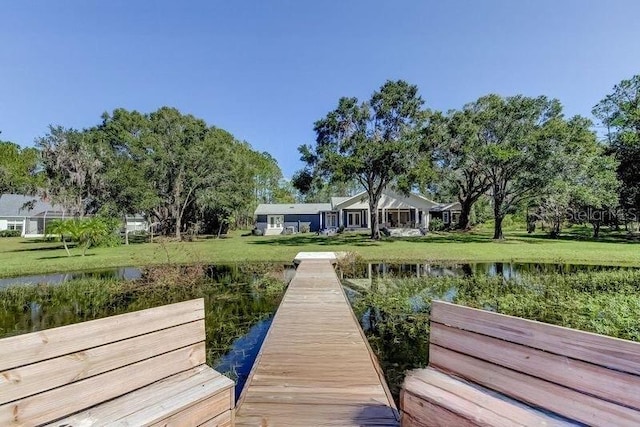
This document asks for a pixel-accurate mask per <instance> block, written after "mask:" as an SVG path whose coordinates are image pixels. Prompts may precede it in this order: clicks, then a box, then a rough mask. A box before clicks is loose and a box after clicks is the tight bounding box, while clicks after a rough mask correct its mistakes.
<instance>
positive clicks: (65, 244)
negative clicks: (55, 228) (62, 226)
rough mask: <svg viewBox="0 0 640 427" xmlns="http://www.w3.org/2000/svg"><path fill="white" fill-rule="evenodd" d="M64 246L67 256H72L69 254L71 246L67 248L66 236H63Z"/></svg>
mask: <svg viewBox="0 0 640 427" xmlns="http://www.w3.org/2000/svg"><path fill="white" fill-rule="evenodd" d="M61 237H62V244H63V245H64V250H65V251H67V256H71V252H69V246H67V241H66V240H65V238H64V234H62V235H61Z"/></svg>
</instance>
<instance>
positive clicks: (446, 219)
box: [442, 211, 450, 224]
mask: <svg viewBox="0 0 640 427" xmlns="http://www.w3.org/2000/svg"><path fill="white" fill-rule="evenodd" d="M442 222H444V223H445V224H449V222H450V221H449V211H444V212H442Z"/></svg>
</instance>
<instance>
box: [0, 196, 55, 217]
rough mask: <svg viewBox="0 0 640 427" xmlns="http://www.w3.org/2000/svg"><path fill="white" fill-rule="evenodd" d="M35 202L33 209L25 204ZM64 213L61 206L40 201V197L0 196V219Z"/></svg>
mask: <svg viewBox="0 0 640 427" xmlns="http://www.w3.org/2000/svg"><path fill="white" fill-rule="evenodd" d="M30 202H33V209H28V207H26V206H25V204H27V203H30ZM63 212H64V209H62V207H61V206H57V205H53V204H51V203H49V202H45V201H42V200H40V198H39V197H35V196H25V195H22V194H3V195H2V196H0V217H34V216H44V214H45V213H55V214H56V215H60V214H62V213H63Z"/></svg>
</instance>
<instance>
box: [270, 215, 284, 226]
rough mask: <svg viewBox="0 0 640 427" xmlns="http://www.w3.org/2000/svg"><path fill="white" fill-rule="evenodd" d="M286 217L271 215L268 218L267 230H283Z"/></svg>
mask: <svg viewBox="0 0 640 427" xmlns="http://www.w3.org/2000/svg"><path fill="white" fill-rule="evenodd" d="M283 224H284V215H269V216H268V217H267V228H283Z"/></svg>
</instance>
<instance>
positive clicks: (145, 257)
mask: <svg viewBox="0 0 640 427" xmlns="http://www.w3.org/2000/svg"><path fill="white" fill-rule="evenodd" d="M506 235H507V238H506V240H504V241H501V242H496V241H493V240H492V239H491V233H490V231H488V230H486V229H485V230H479V231H475V232H470V233H459V232H451V233H433V234H430V235H429V236H426V237H414V238H386V239H383V240H381V241H371V240H369V239H368V237H367V235H365V234H356V233H344V234H342V235H336V236H329V237H327V236H316V235H315V234H312V233H307V234H298V235H292V236H242V232H234V233H232V234H231V235H230V236H229V237H228V238H225V239H213V238H202V239H198V240H196V241H194V242H170V241H168V242H164V243H140V244H132V245H129V246H118V247H114V248H91V249H89V251H88V252H87V256H85V257H82V256H80V250H79V249H72V255H74V256H72V257H67V255H66V254H65V252H64V249H63V247H62V245H61V244H60V243H51V242H43V241H41V240H28V239H22V238H2V239H0V277H12V276H19V275H29V274H38V273H49V272H63V271H76V270H86V269H101V268H109V267H119V266H142V265H151V264H162V263H167V262H168V263H191V262H204V263H234V262H263V261H278V262H280V261H282V262H291V261H292V260H293V258H294V257H295V255H296V254H297V253H298V252H300V251H353V252H358V253H359V254H360V255H361V256H362V258H363V260H364V261H407V262H413V261H420V262H462V261H467V262H490V261H506V262H508V261H519V262H552V263H578V264H607V265H620V266H628V265H640V250H639V249H640V243H635V242H634V241H632V240H627V239H625V238H623V236H622V235H621V234H615V233H607V234H604V235H603V237H602V238H601V239H599V240H597V241H596V240H593V239H590V238H589V237H588V230H587V229H574V230H573V234H566V235H565V236H563V237H562V238H560V239H557V240H554V239H550V238H548V237H547V236H546V235H545V234H543V233H537V234H533V235H529V234H527V233H525V232H522V231H517V230H513V231H507V233H506Z"/></svg>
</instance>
